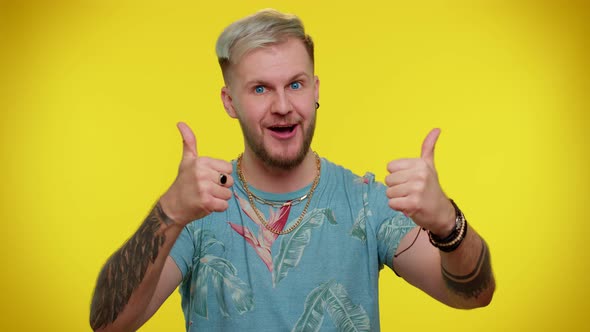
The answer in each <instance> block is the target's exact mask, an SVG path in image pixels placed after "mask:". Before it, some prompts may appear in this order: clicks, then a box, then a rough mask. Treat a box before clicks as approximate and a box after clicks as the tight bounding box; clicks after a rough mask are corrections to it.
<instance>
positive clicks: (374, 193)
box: [364, 173, 416, 270]
mask: <svg viewBox="0 0 590 332" xmlns="http://www.w3.org/2000/svg"><path fill="white" fill-rule="evenodd" d="M364 178H365V181H366V182H367V184H368V186H367V188H368V189H367V195H366V196H365V197H366V199H367V202H366V209H368V211H366V212H365V213H367V217H368V218H369V219H371V223H372V225H374V229H375V236H376V237H377V250H378V254H379V266H380V267H383V265H387V266H389V267H390V268H391V269H392V270H393V255H394V254H395V252H396V251H397V247H398V246H399V243H400V241H401V240H402V238H403V237H404V236H405V235H406V234H407V233H408V232H409V231H410V230H412V229H413V228H414V227H416V224H415V223H414V221H413V220H412V219H410V218H408V217H406V216H405V215H404V214H403V213H401V212H399V211H396V210H393V209H392V208H390V207H389V205H388V198H387V195H386V194H385V191H386V189H387V187H385V185H384V184H382V183H380V182H375V176H374V175H373V174H371V173H367V174H365V176H364Z"/></svg>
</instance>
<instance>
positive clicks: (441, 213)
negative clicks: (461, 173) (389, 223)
mask: <svg viewBox="0 0 590 332" xmlns="http://www.w3.org/2000/svg"><path fill="white" fill-rule="evenodd" d="M439 135H440V129H438V128H436V129H432V130H431V131H430V133H429V134H428V136H426V138H425V139H424V142H423V143H422V153H421V155H420V158H413V159H398V160H394V161H392V162H390V163H389V164H388V165H387V170H388V171H389V173H390V174H389V175H388V176H387V177H386V178H385V184H386V185H387V186H388V188H387V192H386V193H387V197H388V198H389V206H390V207H391V208H392V209H394V210H397V211H400V212H402V213H404V214H405V215H406V216H408V217H410V218H412V220H414V222H415V223H416V224H417V225H418V226H420V227H423V228H425V229H427V230H429V231H430V232H432V233H433V234H435V235H437V236H440V237H445V236H447V235H448V234H450V233H451V232H452V230H453V228H454V227H455V209H454V208H453V205H452V204H451V202H450V201H449V199H448V198H447V196H446V195H445V194H444V193H443V191H442V188H441V187H440V183H439V182H438V175H437V173H436V168H435V167H434V146H435V144H436V141H437V139H438V136H439Z"/></svg>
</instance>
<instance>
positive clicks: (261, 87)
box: [254, 85, 264, 93]
mask: <svg viewBox="0 0 590 332" xmlns="http://www.w3.org/2000/svg"><path fill="white" fill-rule="evenodd" d="M254 92H256V93H263V92H264V87H263V86H262V85H259V86H257V87H255V88H254Z"/></svg>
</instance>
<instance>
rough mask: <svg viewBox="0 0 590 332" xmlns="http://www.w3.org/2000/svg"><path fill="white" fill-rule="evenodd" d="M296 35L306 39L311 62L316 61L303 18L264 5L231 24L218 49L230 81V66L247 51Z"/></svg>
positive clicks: (311, 41) (277, 42) (304, 40)
mask: <svg viewBox="0 0 590 332" xmlns="http://www.w3.org/2000/svg"><path fill="white" fill-rule="evenodd" d="M288 38H296V39H299V40H301V41H302V42H303V44H304V45H305V48H306V50H307V53H308V55H309V58H310V59H311V63H312V65H313V63H314V56H313V40H312V39H311V37H310V36H309V35H307V34H306V33H305V29H304V27H303V22H301V20H300V19H299V17H297V16H295V15H292V14H285V13H281V12H279V11H277V10H274V9H263V10H261V11H259V12H257V13H255V14H253V15H250V16H247V17H245V18H243V19H241V20H239V21H236V22H234V23H232V24H230V25H229V26H228V27H227V28H225V30H223V32H222V33H221V35H219V38H218V39H217V44H216V45H215V51H216V53H217V59H218V60H219V65H220V66H221V72H222V73H223V78H224V79H225V81H226V82H227V74H228V69H229V68H230V67H231V66H232V65H235V64H236V63H238V62H239V61H240V59H241V58H242V57H243V56H244V55H246V54H247V53H248V52H250V51H253V50H255V49H259V48H264V47H268V46H271V45H275V44H280V43H282V42H285V41H286V40H287V39H288Z"/></svg>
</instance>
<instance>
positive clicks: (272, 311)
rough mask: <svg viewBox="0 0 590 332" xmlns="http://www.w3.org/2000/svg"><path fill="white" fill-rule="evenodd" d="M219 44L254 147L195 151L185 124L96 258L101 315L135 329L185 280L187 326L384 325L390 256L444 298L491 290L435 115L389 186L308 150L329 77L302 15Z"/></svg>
mask: <svg viewBox="0 0 590 332" xmlns="http://www.w3.org/2000/svg"><path fill="white" fill-rule="evenodd" d="M217 55H218V58H219V63H220V65H221V69H222V72H223V77H224V80H225V86H224V87H223V88H222V90H221V99H222V101H223V105H224V107H225V110H226V112H227V113H228V115H229V116H230V117H232V118H235V119H238V121H239V122H240V125H241V128H242V132H243V135H244V153H243V154H242V155H240V156H239V157H238V158H237V160H235V161H232V162H227V161H223V160H217V159H212V158H207V157H202V156H199V155H198V152H197V150H196V140H195V137H194V135H193V133H192V131H191V129H190V128H189V127H188V126H187V125H186V124H184V123H179V124H178V129H179V130H180V133H181V135H182V138H183V144H184V145H183V157H182V161H181V164H180V167H179V172H178V176H177V178H176V180H175V181H174V183H173V184H172V185H171V187H170V188H169V189H168V191H167V192H166V193H164V195H163V196H162V197H161V198H160V200H159V201H158V202H157V203H156V205H155V207H154V209H153V210H152V211H151V213H150V214H149V216H148V217H147V219H146V220H145V221H144V223H143V224H142V225H141V226H140V228H139V229H138V230H137V232H136V233H135V234H134V235H133V236H132V237H131V238H130V239H129V241H128V242H127V243H125V244H124V245H123V246H122V247H121V248H120V249H119V250H118V251H117V252H115V253H114V254H113V256H112V257H111V258H110V259H109V260H108V261H107V263H106V264H105V266H104V268H103V270H102V271H101V273H100V275H99V278H98V281H97V286H96V289H95V293H94V298H93V301H92V308H91V317H90V323H91V326H92V328H93V329H95V330H104V331H130V330H135V329H137V328H139V327H140V326H141V325H142V324H143V323H144V322H145V321H147V320H148V319H149V318H150V317H151V316H152V315H153V314H154V313H155V312H156V311H157V309H158V308H159V307H160V305H161V304H162V303H163V302H164V301H165V299H166V298H167V297H168V296H169V295H170V294H171V293H172V292H173V291H174V289H175V288H176V287H177V286H178V285H180V291H181V295H182V307H183V310H184V314H185V318H186V328H187V330H189V331H196V330H197V329H199V330H205V331H217V330H220V331H221V330H240V331H251V330H256V331H283V330H292V331H317V330H322V329H328V330H339V331H353V330H354V331H358V330H360V331H376V330H379V316H378V314H379V308H378V290H377V284H378V275H379V270H380V268H382V267H383V266H384V265H388V266H390V267H391V268H393V269H395V271H396V273H397V274H398V275H400V276H401V277H403V278H404V279H405V280H407V281H408V282H409V283H411V284H413V285H415V286H416V287H418V288H420V289H422V290H423V291H425V292H426V293H428V294H429V295H431V296H432V297H434V298H436V299H437V300H439V301H441V302H443V303H445V304H447V305H450V306H453V307H457V308H475V307H480V306H485V305H487V304H488V303H489V302H490V300H491V298H492V296H493V292H494V289H495V283H494V278H493V275H492V271H491V265H490V255H489V251H488V249H487V247H486V244H485V242H484V241H483V240H482V239H481V237H479V236H478V235H477V233H476V232H475V231H474V230H473V229H472V228H471V227H469V226H468V224H467V222H466V220H465V218H464V216H463V214H462V213H461V211H460V210H459V208H458V207H457V205H456V204H455V203H454V202H453V201H451V200H449V199H448V198H447V197H446V196H445V194H444V193H443V191H442V189H441V188H440V185H439V182H438V178H437V174H436V170H435V167H434V145H435V143H436V140H437V138H438V135H439V133H440V131H439V130H438V129H435V130H433V131H432V132H431V133H430V134H429V135H428V136H427V137H426V139H425V141H424V143H423V146H422V155H421V158H417V159H403V160H395V161H392V162H391V163H389V165H388V170H389V172H390V174H389V175H388V176H387V177H386V179H385V183H386V184H387V187H386V186H384V185H383V184H380V183H377V182H375V181H374V178H373V176H372V175H371V174H370V173H368V174H367V175H365V176H364V177H359V176H356V175H354V174H352V173H351V172H350V171H348V170H346V169H344V168H342V167H340V166H337V165H335V164H333V163H331V162H329V161H328V160H326V159H323V158H320V157H319V156H318V155H316V154H315V153H314V152H313V151H312V150H311V149H310V144H311V141H312V137H313V133H314V129H315V120H316V111H317V109H318V108H319V103H318V100H319V79H318V77H317V76H315V75H314V58H313V42H312V40H311V38H310V37H309V36H308V35H306V34H305V32H304V30H303V25H302V24H301V21H300V20H299V19H298V18H297V17H295V16H292V15H285V14H282V13H279V12H276V11H273V10H265V11H261V12H258V13H256V14H255V15H253V16H250V17H247V18H245V19H243V20H240V21H238V22H235V23H233V24H232V25H230V26H229V27H228V28H227V29H226V30H225V31H224V32H223V33H222V34H221V36H220V37H219V39H218V42H217Z"/></svg>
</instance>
